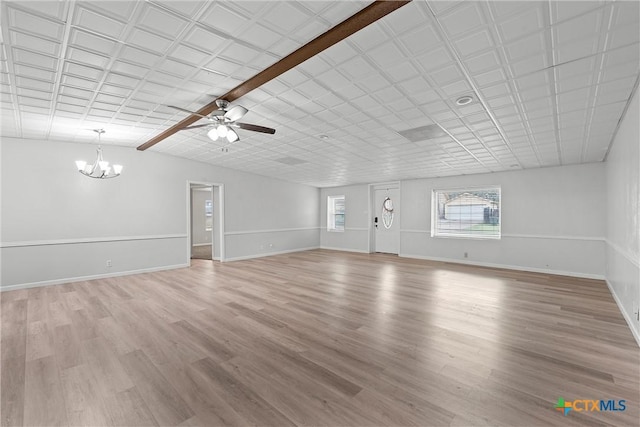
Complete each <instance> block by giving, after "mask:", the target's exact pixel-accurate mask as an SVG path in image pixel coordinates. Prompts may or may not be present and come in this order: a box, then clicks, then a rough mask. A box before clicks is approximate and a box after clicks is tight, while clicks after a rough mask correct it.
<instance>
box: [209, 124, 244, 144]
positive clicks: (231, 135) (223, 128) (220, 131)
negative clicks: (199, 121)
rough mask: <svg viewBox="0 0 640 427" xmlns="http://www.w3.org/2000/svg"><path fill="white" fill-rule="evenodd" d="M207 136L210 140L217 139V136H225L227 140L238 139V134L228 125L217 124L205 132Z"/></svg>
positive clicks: (233, 140) (234, 140)
mask: <svg viewBox="0 0 640 427" xmlns="http://www.w3.org/2000/svg"><path fill="white" fill-rule="evenodd" d="M207 136H208V137H209V138H210V139H211V140H212V141H217V140H218V138H227V141H229V142H230V143H231V142H236V141H237V140H238V134H237V133H236V131H235V130H233V129H232V128H231V127H230V126H228V125H222V124H221V125H218V126H216V127H214V128H212V129H211V130H210V131H209V132H207Z"/></svg>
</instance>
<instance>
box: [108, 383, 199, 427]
mask: <svg viewBox="0 0 640 427" xmlns="http://www.w3.org/2000/svg"><path fill="white" fill-rule="evenodd" d="M105 407H106V409H107V412H108V413H109V416H110V417H111V421H112V423H113V425H114V426H122V427H129V426H157V425H159V424H158V422H157V421H156V419H155V418H154V417H153V414H152V413H151V411H150V410H149V408H148V407H147V404H146V403H145V401H144V400H143V399H142V396H140V392H139V391H138V389H137V387H135V386H134V387H132V388H130V389H128V390H123V391H120V392H118V393H115V394H112V395H109V396H107V397H106V398H105ZM202 425H204V424H202Z"/></svg>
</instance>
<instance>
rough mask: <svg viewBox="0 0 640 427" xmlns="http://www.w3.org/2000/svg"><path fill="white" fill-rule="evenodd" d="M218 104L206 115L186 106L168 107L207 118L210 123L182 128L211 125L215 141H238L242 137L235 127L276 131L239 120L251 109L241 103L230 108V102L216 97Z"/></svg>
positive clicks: (270, 132)
mask: <svg viewBox="0 0 640 427" xmlns="http://www.w3.org/2000/svg"><path fill="white" fill-rule="evenodd" d="M216 105H217V106H218V109H217V110H214V111H212V112H211V113H210V114H209V115H206V116H205V115H202V114H199V113H196V112H193V111H189V110H185V109H184V108H180V107H176V106H175V105H169V106H168V107H171V108H175V109H176V110H180V111H184V112H185V113H189V114H193V115H195V116H199V117H202V118H203V119H207V120H208V122H209V123H205V124H202V125H193V126H187V127H183V128H181V129H180V130H184V129H198V128H204V127H210V128H211V130H210V131H209V132H208V133H207V136H208V137H209V138H211V139H212V140H213V141H217V140H218V138H226V139H227V141H229V142H236V141H238V140H239V139H240V137H239V136H238V134H237V133H236V131H235V130H234V129H244V130H250V131H253V132H262V133H269V134H272V135H273V134H274V133H276V130H275V129H272V128H268V127H265V126H258V125H252V124H249V123H239V122H237V120H240V119H241V118H242V117H243V116H244V115H245V114H247V112H248V111H249V110H247V109H246V108H244V107H243V106H241V105H236V106H234V107H231V108H228V107H229V102H228V101H226V100H224V99H216Z"/></svg>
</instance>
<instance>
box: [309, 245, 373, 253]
mask: <svg viewBox="0 0 640 427" xmlns="http://www.w3.org/2000/svg"><path fill="white" fill-rule="evenodd" d="M319 249H327V250H330V251H341V252H355V253H358V254H369V253H371V252H369V251H364V250H362V249H347V248H333V247H330V246H320V248H319Z"/></svg>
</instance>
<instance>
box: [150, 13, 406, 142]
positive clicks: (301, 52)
mask: <svg viewBox="0 0 640 427" xmlns="http://www.w3.org/2000/svg"><path fill="white" fill-rule="evenodd" d="M410 2H411V0H398V1H396V0H377V1H374V2H373V3H371V4H370V5H369V6H367V7H365V8H364V9H362V10H360V11H359V12H357V13H356V14H355V15H353V16H351V17H349V18H347V19H346V20H344V21H342V22H341V23H339V24H338V25H336V26H335V27H333V28H331V29H329V30H327V31H326V32H325V33H323V34H321V35H319V36H318V37H316V38H315V39H313V40H311V41H310V42H309V43H307V44H305V45H304V46H302V47H300V48H299V49H297V50H295V51H294V52H292V53H290V54H289V55H287V56H285V57H284V58H282V59H281V60H279V61H278V62H276V63H275V64H273V65H271V66H269V67H268V68H266V69H265V70H263V71H261V72H259V73H258V74H256V75H255V76H253V77H251V78H250V79H249V80H247V81H245V82H243V83H240V84H239V85H238V86H236V87H234V88H233V89H231V90H230V91H229V92H227V93H225V94H224V95H222V96H221V97H220V98H218V99H225V100H227V101H229V102H233V101H235V100H236V99H238V98H240V97H241V96H243V95H246V94H247V93H249V92H251V91H252V90H254V89H256V88H258V87H260V86H262V85H263V84H265V83H267V82H268V81H270V80H273V79H275V78H276V77H278V76H280V75H282V74H284V73H285V72H287V71H289V70H291V69H292V68H294V67H296V66H298V65H300V64H302V63H303V62H304V61H306V60H307V59H309V58H311V57H313V56H315V55H317V54H318V53H320V52H322V51H324V50H325V49H327V48H329V47H331V46H333V45H334V44H336V43H338V42H340V41H342V40H344V39H346V38H347V37H349V36H350V35H352V34H354V33H356V32H358V31H360V30H361V29H363V28H364V27H366V26H367V25H370V24H373V23H374V22H376V21H377V20H379V19H380V18H383V17H384V16H386V15H388V14H389V13H391V12H393V11H394V10H396V9H399V8H401V7H402V6H404V5H406V4H407V3H410ZM217 108H218V106H217V105H216V102H215V100H214V101H212V102H210V103H209V104H207V105H205V106H204V107H202V108H201V109H199V110H198V111H197V114H200V115H203V116H206V115H208V114H209V113H211V112H212V111H214V110H216V109H217ZM201 118H202V117H200V116H198V115H195V114H191V115H189V116H188V117H186V118H185V119H183V120H180V121H179V122H178V123H176V124H175V125H173V126H171V127H170V128H169V129H167V130H165V131H164V132H162V133H161V134H159V135H157V136H155V137H153V138H152V139H150V140H149V141H147V142H145V143H144V144H142V145H140V146H139V147H138V150H140V151H143V150H146V149H147V148H150V147H153V146H154V145H156V144H157V143H159V142H160V141H162V140H163V139H165V138H168V137H170V136H171V135H173V134H174V133H176V132H178V131H179V130H181V129H182V128H184V127H186V126H189V125H191V124H193V123H194V122H196V121H198V120H200V119H201Z"/></svg>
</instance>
